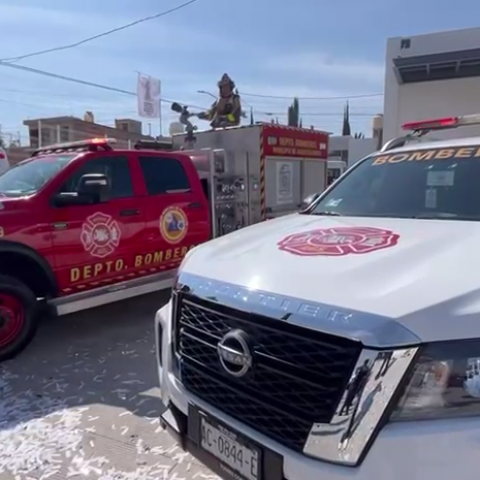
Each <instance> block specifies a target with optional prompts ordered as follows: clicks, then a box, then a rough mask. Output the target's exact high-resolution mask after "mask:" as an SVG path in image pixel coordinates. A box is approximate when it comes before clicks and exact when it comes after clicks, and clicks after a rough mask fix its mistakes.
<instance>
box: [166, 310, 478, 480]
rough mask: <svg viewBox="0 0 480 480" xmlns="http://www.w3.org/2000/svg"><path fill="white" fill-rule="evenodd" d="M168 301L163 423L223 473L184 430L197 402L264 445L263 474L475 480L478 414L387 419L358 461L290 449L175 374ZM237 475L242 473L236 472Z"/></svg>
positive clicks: (339, 479)
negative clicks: (339, 460)
mask: <svg viewBox="0 0 480 480" xmlns="http://www.w3.org/2000/svg"><path fill="white" fill-rule="evenodd" d="M170 318H171V305H170V304H167V305H166V306H165V307H163V308H162V309H161V310H160V311H159V312H158V313H157V316H156V331H157V352H158V355H160V356H161V362H159V378H160V384H161V390H162V401H163V403H164V404H165V406H166V407H167V410H166V411H165V412H164V414H163V415H162V424H163V425H164V427H166V428H167V429H168V431H169V432H170V433H171V434H172V435H173V436H174V438H175V439H176V440H177V442H178V443H179V444H180V445H181V446H182V448H184V449H185V450H187V451H189V452H190V453H191V454H192V455H193V456H194V457H196V458H197V459H198V460H200V461H201V462H202V463H204V464H205V465H206V466H207V467H209V468H210V469H212V470H213V471H214V472H215V473H216V474H218V475H219V476H221V477H222V478H226V479H228V480H230V479H231V478H234V477H231V476H228V474H227V473H225V468H224V467H223V465H222V464H221V463H220V462H219V461H218V460H216V459H215V458H214V457H213V456H212V455H210V454H209V453H207V452H205V451H204V450H202V449H201V448H200V447H199V445H198V444H197V443H196V442H195V441H193V440H192V439H191V438H189V436H188V415H189V406H191V405H192V404H193V405H196V406H197V407H199V408H200V409H201V410H203V411H204V412H206V413H208V414H209V415H212V416H213V417H215V418H216V419H218V420H219V421H221V422H223V423H224V424H226V425H228V426H229V427H231V428H232V429H233V430H235V431H237V432H239V433H240V434H242V435H244V436H245V437H247V438H248V439H251V440H252V441H253V442H255V443H256V444H258V445H260V446H261V447H262V449H263V458H264V462H263V463H264V470H263V474H264V476H263V477H262V480H313V479H316V478H322V479H326V480H345V478H346V477H350V478H353V477H354V478H355V479H357V480H372V479H373V480H375V479H382V480H404V479H405V478H411V479H412V480H417V479H418V480H420V479H422V480H430V479H431V480H433V479H435V480H447V479H448V480H451V478H461V479H462V480H470V479H471V480H474V479H475V480H477V477H478V470H479V468H480V456H479V455H478V441H479V435H478V432H479V431H480V420H477V419H472V418H470V419H459V420H437V421H424V422H402V423H392V424H387V425H386V426H385V427H384V428H383V429H382V430H381V431H380V433H379V434H378V436H377V437H376V438H375V441H374V443H373V445H372V446H371V448H370V449H369V451H368V454H367V455H366V457H365V458H364V460H363V462H362V463H361V465H360V466H359V467H355V468H352V467H345V466H339V465H334V464H330V463H327V462H322V461H319V460H315V459H313V458H311V457H307V456H305V455H302V454H300V453H297V452H293V451H292V450H289V449H287V448H285V447H284V446H282V445H280V444H278V443H277V442H275V441H273V440H271V439H270V438H268V437H265V436H264V435H262V434H259V433H258V432H257V431H255V430H254V429H252V428H250V427H248V426H246V425H244V424H242V423H240V422H238V421H237V420H235V419H233V418H231V417H229V416H228V415H225V414H224V413H223V412H222V411H220V410H218V409H216V408H213V407H212V406H211V405H208V404H206V403H205V402H203V401H202V400H201V399H200V398H197V397H195V396H193V395H191V394H190V393H189V392H187V391H186V390H185V389H184V388H183V386H182V385H181V383H180V382H179V381H178V380H177V379H176V377H175V375H174V374H173V373H172V371H173V362H172V358H171V353H170V352H171V349H170V345H171V334H172V332H171V329H170V325H171V323H170ZM238 478H240V477H238Z"/></svg>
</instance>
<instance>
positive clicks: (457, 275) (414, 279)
mask: <svg viewBox="0 0 480 480" xmlns="http://www.w3.org/2000/svg"><path fill="white" fill-rule="evenodd" d="M479 245H480V222H463V221H461V222H460V221H451V220H420V219H415V220H413V219H387V218H358V217H317V216H309V215H299V214H294V215H289V216H286V217H282V218H279V219H276V220H271V221H267V222H263V223H261V224H257V225H254V226H252V227H248V228H245V229H243V230H239V231H237V232H234V233H231V234H229V235H226V236H224V237H220V238H218V239H215V240H213V241H211V242H208V243H206V244H204V245H201V246H199V247H197V248H196V249H194V250H193V251H192V252H191V255H189V256H188V259H187V261H186V262H185V263H184V266H183V268H182V271H185V272H187V273H191V274H194V275H198V276H203V277H206V278H209V279H212V280H218V281H222V282H227V283H231V284H234V285H238V286H241V287H246V288H250V289H255V290H261V291H264V292H272V293H276V294H279V295H285V296H289V297H294V298H298V299H303V300H307V301H312V302H319V303H322V304H327V305H332V306H335V307H337V308H341V309H346V310H348V311H356V312H363V313H368V314H373V315H378V316H382V317H386V318H388V319H394V320H395V321H396V322H398V323H399V324H400V325H402V326H403V327H405V328H407V329H408V330H409V331H410V332H412V333H413V334H414V335H416V336H417V337H419V338H420V339H421V340H424V341H427V340H428V341H434V340H449V339H454V338H474V337H478V338H480V273H478V272H479V271H480V254H479Z"/></svg>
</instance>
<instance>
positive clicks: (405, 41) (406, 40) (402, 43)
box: [400, 38, 411, 50]
mask: <svg viewBox="0 0 480 480" xmlns="http://www.w3.org/2000/svg"><path fill="white" fill-rule="evenodd" d="M410 43H411V41H410V39H409V38H402V40H400V50H405V49H407V48H410Z"/></svg>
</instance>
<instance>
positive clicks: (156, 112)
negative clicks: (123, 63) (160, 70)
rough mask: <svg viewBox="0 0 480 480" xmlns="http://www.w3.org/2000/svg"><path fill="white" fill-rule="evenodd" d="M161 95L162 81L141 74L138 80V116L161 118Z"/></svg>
mask: <svg viewBox="0 0 480 480" xmlns="http://www.w3.org/2000/svg"><path fill="white" fill-rule="evenodd" d="M160 95H161V83H160V80H158V79H157V78H153V77H150V76H149V75H144V74H143V73H139V74H138V80H137V99H138V116H139V117H144V118H160Z"/></svg>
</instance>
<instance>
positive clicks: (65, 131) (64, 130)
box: [60, 125, 70, 142]
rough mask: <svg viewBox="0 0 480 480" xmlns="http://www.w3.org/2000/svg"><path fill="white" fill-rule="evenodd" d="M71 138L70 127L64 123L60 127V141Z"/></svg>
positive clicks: (66, 140)
mask: <svg viewBox="0 0 480 480" xmlns="http://www.w3.org/2000/svg"><path fill="white" fill-rule="evenodd" d="M69 140H70V127H67V126H66V125H62V126H61V127H60V141H61V142H68V141H69Z"/></svg>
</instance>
